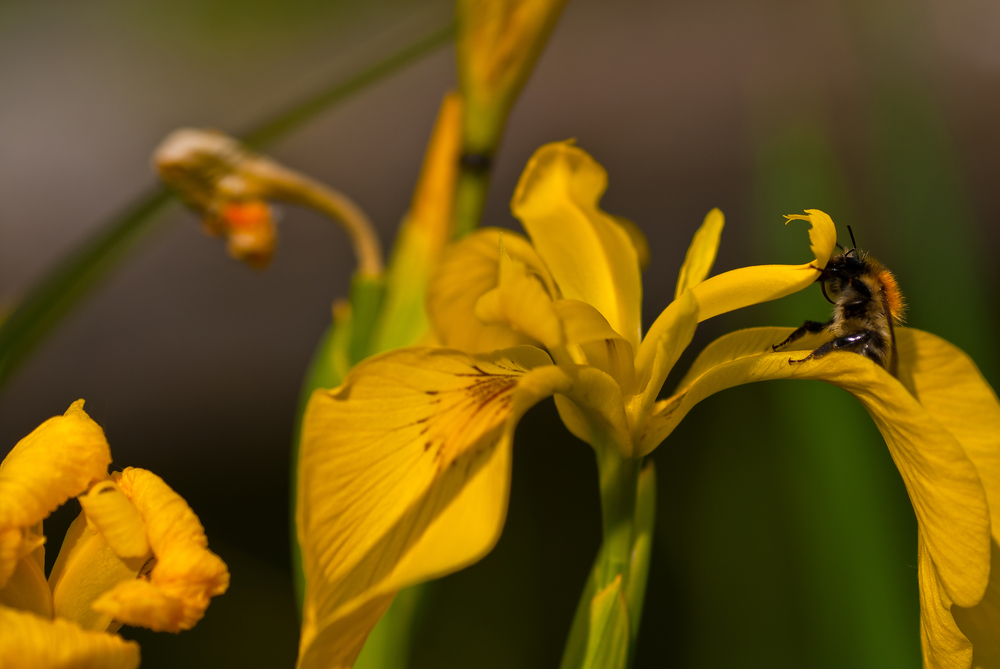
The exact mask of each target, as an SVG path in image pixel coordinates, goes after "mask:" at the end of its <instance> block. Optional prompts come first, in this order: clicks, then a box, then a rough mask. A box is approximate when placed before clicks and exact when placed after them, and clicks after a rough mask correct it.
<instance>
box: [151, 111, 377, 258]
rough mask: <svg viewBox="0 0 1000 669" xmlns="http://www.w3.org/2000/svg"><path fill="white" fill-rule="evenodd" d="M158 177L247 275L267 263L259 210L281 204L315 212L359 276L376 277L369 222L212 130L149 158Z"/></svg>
mask: <svg viewBox="0 0 1000 669" xmlns="http://www.w3.org/2000/svg"><path fill="white" fill-rule="evenodd" d="M153 164H154V166H155V167H156V170H157V172H159V174H160V177H162V178H163V180H164V181H165V182H166V183H167V184H168V185H169V186H170V187H171V188H173V189H174V190H175V191H176V192H177V194H178V195H179V196H180V197H181V199H183V200H184V201H185V202H186V203H187V204H188V205H189V206H190V207H192V208H193V209H194V210H196V211H197V212H198V213H200V214H201V215H202V216H203V220H204V223H205V230H206V232H208V233H209V234H211V235H216V236H224V237H225V238H226V248H227V250H228V252H229V254H230V255H231V256H232V257H233V258H235V259H237V260H242V261H244V262H246V263H247V264H248V265H250V266H251V267H254V268H256V269H262V268H264V267H266V266H267V265H268V263H270V262H271V256H272V255H273V254H274V249H275V244H276V243H277V234H276V231H275V227H274V217H273V215H272V213H271V209H270V207H269V206H268V204H267V202H268V201H269V200H283V201H286V202H292V203H294V204H298V205H301V206H304V207H309V208H312V209H316V210H318V211H320V212H321V213H323V214H325V215H326V216H329V217H330V218H332V219H333V220H334V221H336V222H337V223H338V224H340V226H341V227H342V228H344V230H345V231H346V232H347V234H348V235H349V236H350V238H351V242H352V243H353V246H354V252H355V256H356V257H357V259H358V270H359V272H360V273H361V274H362V275H364V276H367V277H374V276H379V275H381V273H382V269H383V267H382V247H381V244H380V243H379V240H378V235H377V234H375V231H374V228H373V227H372V224H371V221H369V220H368V217H367V216H366V215H365V213H364V212H363V211H362V210H361V209H360V207H358V206H357V205H356V204H355V203H354V202H352V201H351V200H350V199H349V198H348V197H346V196H345V195H343V194H342V193H338V192H337V191H335V190H333V189H332V188H330V187H329V186H325V185H324V184H321V183H319V182H317V181H316V180H314V179H310V178H309V177H307V176H305V175H303V174H300V173H298V172H296V171H295V170H292V169H289V168H287V167H285V166H284V165H281V164H279V163H278V162H277V161H275V160H272V159H271V158H268V157H267V156H264V155H261V154H259V153H255V152H254V151H251V150H250V149H249V148H247V147H246V146H244V145H243V144H241V143H240V142H238V141H237V140H236V139H234V138H232V137H230V136H229V135H226V134H225V133H222V132H219V131H217V130H200V129H196V128H181V129H179V130H175V131H174V132H172V133H170V134H169V135H167V136H166V137H165V138H164V139H163V141H162V142H160V145H159V146H158V147H157V148H156V151H155V152H154V154H153Z"/></svg>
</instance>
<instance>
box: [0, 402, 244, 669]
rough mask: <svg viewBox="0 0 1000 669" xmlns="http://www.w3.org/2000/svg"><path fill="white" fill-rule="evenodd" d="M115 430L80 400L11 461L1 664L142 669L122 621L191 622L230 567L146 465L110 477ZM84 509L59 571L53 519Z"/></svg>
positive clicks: (0, 607)
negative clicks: (48, 535) (75, 507)
mask: <svg viewBox="0 0 1000 669" xmlns="http://www.w3.org/2000/svg"><path fill="white" fill-rule="evenodd" d="M110 464H111V451H110V448H109V446H108V442H107V440H106V439H105V437H104V432H103V430H101V428H100V426H98V425H97V423H95V422H94V421H93V420H92V419H91V418H90V416H88V415H87V413H86V412H85V411H84V410H83V400H78V401H77V402H74V403H73V404H72V406H70V408H69V409H68V410H67V411H66V413H65V414H64V415H62V416H57V417H54V418H50V419H49V420H47V421H45V422H44V423H42V424H41V425H40V426H39V427H38V428H37V429H35V430H34V431H33V432H32V433H31V434H29V435H28V436H27V437H25V438H24V439H22V440H21V441H20V442H19V443H18V444H17V445H16V446H15V447H14V449H13V450H12V451H11V452H10V454H8V455H7V457H6V458H5V459H4V461H3V463H2V464H0V666H4V667H31V668H32V669H44V668H46V667H64V666H73V667H123V668H124V667H136V666H138V664H139V647H138V645H137V644H136V643H135V642H132V641H125V640H124V639H122V638H121V637H120V636H118V635H117V634H115V632H117V631H118V629H119V628H120V627H121V626H122V625H135V626H141V627H147V628H149V629H152V630H156V631H168V632H179V631H181V630H186V629H190V628H191V627H193V626H194V624H195V623H197V622H198V621H199V620H200V619H201V617H202V616H203V615H204V612H205V609H206V608H207V607H208V604H209V600H210V599H211V598H212V597H214V596H215V595H220V594H222V593H224V592H225V591H226V589H227V588H228V586H229V571H228V569H227V568H226V565H225V563H224V562H223V561H222V560H221V559H219V557H218V556H217V555H215V554H214V553H212V552H211V551H209V550H208V548H207V547H208V540H207V539H206V537H205V532H204V530H203V529H202V526H201V523H200V522H199V521H198V518H197V516H195V514H194V512H193V511H191V508H190V507H189V506H188V505H187V503H186V502H185V501H184V500H183V499H182V498H181V497H180V496H179V495H178V494H177V493H175V492H174V491H173V490H171V489H170V487H169V486H168V485H167V484H166V483H164V482H163V480H162V479H161V478H160V477H158V476H156V475H155V474H153V473H152V472H149V471H146V470H144V469H136V468H132V467H129V468H126V469H125V470H124V471H122V472H115V473H114V474H112V475H111V476H109V475H108V465H110ZM73 497H75V498H77V499H78V500H79V502H80V505H81V506H82V507H83V510H82V511H81V513H80V515H79V516H78V517H77V519H76V520H75V521H74V522H73V523H72V525H71V526H70V528H69V530H68V531H67V533H66V537H65V539H64V540H63V543H62V547H61V549H60V551H59V556H58V558H57V559H56V561H55V564H54V565H53V568H52V572H51V573H50V574H49V576H48V579H46V577H45V573H44V567H45V552H44V551H45V536H44V535H43V533H42V521H43V520H44V519H45V518H46V517H48V515H49V514H51V513H52V512H53V511H54V510H55V509H56V508H58V507H59V506H61V505H62V504H64V503H65V502H66V501H68V500H69V499H70V498H73Z"/></svg>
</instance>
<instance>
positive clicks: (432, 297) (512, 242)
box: [427, 228, 556, 353]
mask: <svg viewBox="0 0 1000 669" xmlns="http://www.w3.org/2000/svg"><path fill="white" fill-rule="evenodd" d="M501 234H502V235H503V243H504V248H505V249H506V251H507V254H508V255H509V256H510V257H511V258H513V259H516V260H519V261H521V262H523V263H524V264H525V265H526V266H527V267H528V268H529V270H530V272H531V274H532V275H533V276H535V277H538V279H539V280H540V281H541V282H542V284H543V285H544V286H545V287H546V289H547V290H548V291H549V294H550V295H552V296H553V297H554V296H555V295H556V289H555V285H554V283H553V282H552V278H551V277H550V276H549V272H548V270H547V269H546V268H545V263H543V262H542V260H541V258H539V257H538V254H537V253H536V252H535V249H534V248H533V247H532V246H531V244H530V243H529V242H528V240H527V239H525V238H524V236H523V235H519V234H517V233H516V232H510V231H504V230H500V229H498V228H483V229H481V230H477V231H476V232H472V233H470V234H468V235H466V236H465V237H463V238H462V239H461V240H459V241H458V242H456V243H454V244H452V245H451V246H449V247H448V248H447V249H446V250H445V252H444V255H443V257H442V259H441V264H440V265H439V266H438V269H437V271H436V272H435V273H434V275H433V277H432V278H431V283H430V288H429V289H428V293H427V313H428V316H429V318H430V321H431V324H432V325H433V326H434V329H435V331H436V332H437V334H438V336H439V337H441V343H442V344H444V345H445V346H447V347H449V348H457V349H459V350H462V351H466V352H468V353H485V352H488V351H495V350H499V349H503V348H512V347H514V346H518V345H521V344H536V343H538V342H537V341H536V340H534V339H532V338H530V337H528V336H527V335H525V334H522V333H520V332H517V331H515V330H514V329H513V328H511V327H510V326H509V325H508V324H506V323H494V324H490V325H487V324H485V323H483V322H482V321H480V320H479V319H478V318H476V317H475V316H474V315H473V312H474V311H475V307H476V303H477V302H478V301H479V300H480V298H482V296H483V295H485V294H486V293H488V292H490V291H492V290H494V289H495V288H496V287H497V286H498V285H499V283H500V236H501Z"/></svg>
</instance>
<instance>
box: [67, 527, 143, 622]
mask: <svg viewBox="0 0 1000 669" xmlns="http://www.w3.org/2000/svg"><path fill="white" fill-rule="evenodd" d="M145 562H146V557H145V556H143V557H136V558H125V559H122V558H121V557H119V556H118V555H116V554H115V551H114V549H113V548H112V547H111V546H109V545H108V542H107V541H106V540H105V538H104V536H102V535H101V533H100V532H99V531H97V530H95V529H94V528H92V527H91V526H90V524H89V523H88V522H87V516H86V514H85V513H81V514H80V515H79V516H77V517H76V519H75V520H74V521H73V523H72V524H71V525H70V526H69V530H67V532H66V537H65V538H64V539H63V542H62V546H60V548H59V556H58V557H57V558H56V562H55V564H54V565H53V567H52V572H51V573H50V574H49V588H50V589H51V591H52V595H51V597H52V603H53V607H54V609H55V614H56V616H58V617H60V618H65V619H67V620H72V621H73V622H75V623H76V624H77V625H79V626H80V627H82V628H83V629H85V630H91V631H95V632H104V631H109V630H111V631H117V630H118V628H119V627H120V625H119V624H117V623H113V622H112V620H113V617H114V616H112V614H111V613H110V612H103V611H97V610H95V609H94V608H93V605H94V602H96V601H97V599H98V598H99V597H100V596H101V595H103V594H104V593H105V592H107V591H109V590H111V589H112V588H114V587H115V586H117V585H119V584H120V583H127V582H130V581H134V580H135V579H136V577H137V576H138V575H139V572H140V571H141V570H142V568H143V565H144V564H145Z"/></svg>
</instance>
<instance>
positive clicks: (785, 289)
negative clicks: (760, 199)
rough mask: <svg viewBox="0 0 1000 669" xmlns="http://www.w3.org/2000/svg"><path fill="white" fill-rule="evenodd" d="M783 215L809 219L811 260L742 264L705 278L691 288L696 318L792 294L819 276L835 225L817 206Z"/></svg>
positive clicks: (831, 246) (830, 250) (830, 248)
mask: <svg viewBox="0 0 1000 669" xmlns="http://www.w3.org/2000/svg"><path fill="white" fill-rule="evenodd" d="M786 218H787V219H788V220H790V221H792V220H805V221H809V223H810V224H811V225H812V227H811V228H810V230H809V241H810V247H811V248H812V252H813V255H814V260H813V261H812V262H808V263H806V264H804V265H757V266H755V267H741V268H740V269H734V270H732V271H730V272H725V273H723V274H719V275H717V276H713V277H712V278H710V279H706V280H705V281H703V282H702V283H700V284H698V285H696V286H694V287H692V288H691V290H692V291H693V292H694V294H695V296H696V297H697V298H698V312H699V313H698V319H699V320H701V321H705V320H708V319H709V318H714V317H715V316H718V315H719V314H724V313H727V312H729V311H734V310H736V309H741V308H743V307H748V306H750V305H752V304H760V303H761V302H769V301H771V300H776V299H778V298H779V297H784V296H785V295H791V294H792V293H795V292H798V291H800V290H802V289H803V288H806V287H808V286H809V285H810V284H812V283H813V282H814V281H816V279H817V278H819V275H820V270H822V268H824V267H825V266H826V263H827V262H828V261H829V260H830V256H831V255H832V254H833V249H834V247H835V246H836V244H837V228H836V226H835V225H834V224H833V221H832V220H831V219H830V217H829V216H827V215H826V214H824V213H823V212H822V211H819V210H818V209H807V210H806V215H795V216H787V217H786Z"/></svg>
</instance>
